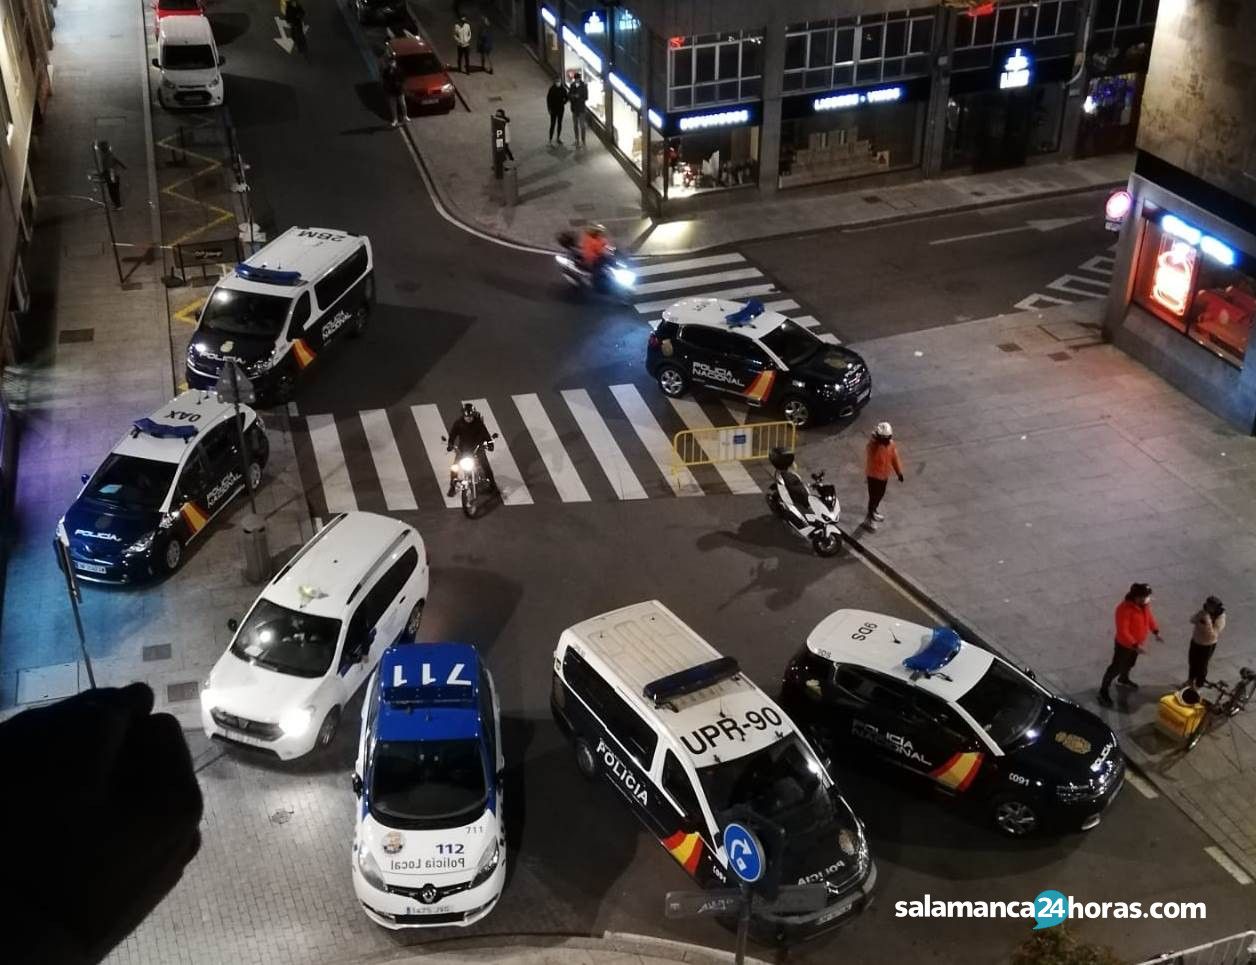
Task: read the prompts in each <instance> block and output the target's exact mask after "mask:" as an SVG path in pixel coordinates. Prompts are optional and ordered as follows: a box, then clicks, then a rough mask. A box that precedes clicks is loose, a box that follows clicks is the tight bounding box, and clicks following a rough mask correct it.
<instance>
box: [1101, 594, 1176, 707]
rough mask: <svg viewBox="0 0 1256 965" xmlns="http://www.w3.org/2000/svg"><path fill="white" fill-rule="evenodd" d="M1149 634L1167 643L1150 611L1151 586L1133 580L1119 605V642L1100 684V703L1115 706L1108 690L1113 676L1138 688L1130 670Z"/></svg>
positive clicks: (1125, 684)
mask: <svg viewBox="0 0 1256 965" xmlns="http://www.w3.org/2000/svg"><path fill="white" fill-rule="evenodd" d="M1148 633H1151V634H1154V635H1155V638H1156V639H1157V640H1160V641H1161V642H1162V643H1163V642H1164V641H1163V639H1162V638H1161V636H1160V627H1159V625H1158V624H1157V623H1156V617H1155V614H1153V613H1152V612H1151V587H1150V586H1148V585H1147V584H1146V583H1134V584H1133V585H1131V586H1130V591H1129V592H1128V593H1126V594H1125V599H1124V600H1122V601H1121V602H1120V603H1118V604H1117V608H1116V641H1115V645H1114V647H1113V650H1112V662H1111V663H1110V664H1108V669H1107V670H1105V671H1104V672H1103V683H1101V684H1100V685H1099V703H1101V704H1103V706H1105V707H1111V706H1112V695H1111V694H1110V693H1109V692H1108V687H1109V686H1111V684H1112V681H1113V679H1115V680H1116V682H1117V683H1118V684H1120V685H1121V686H1123V687H1130V688H1132V689H1134V690H1137V689H1138V684H1136V683H1134V681H1132V680H1130V671H1131V670H1133V669H1134V664H1135V663H1137V662H1138V655H1139V654H1140V653H1142V652H1143V644H1144V643H1146V642H1147V634H1148Z"/></svg>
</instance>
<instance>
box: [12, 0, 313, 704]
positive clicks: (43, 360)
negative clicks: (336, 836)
mask: <svg viewBox="0 0 1256 965" xmlns="http://www.w3.org/2000/svg"><path fill="white" fill-rule="evenodd" d="M146 11H148V7H147V5H135V4H117V3H109V2H107V0H61V3H60V4H59V6H58V8H57V21H58V24H57V40H58V43H57V46H56V49H55V50H54V51H53V54H52V60H53V63H54V67H55V70H56V77H57V84H56V91H57V93H56V96H55V98H54V99H53V101H52V102H51V104H50V107H49V111H48V118H47V120H46V121H45V124H44V127H43V130H42V132H41V134H40V150H39V153H38V155H37V157H36V158H35V160H34V163H33V174H34V178H35V182H36V183H37V184H38V185H39V186H40V193H41V199H40V207H39V222H38V225H37V227H36V230H35V235H34V238H35V240H34V248H35V251H34V253H33V255H32V257H31V259H30V260H29V262H28V264H29V267H30V273H31V276H32V288H33V289H34V290H35V292H36V293H37V296H36V299H35V301H36V306H37V308H38V309H39V310H40V311H41V312H42V316H43V319H44V324H45V326H46V329H47V332H48V335H47V344H46V345H44V346H43V347H42V351H40V352H39V353H38V354H37V355H36V356H35V357H34V358H33V359H31V360H30V361H28V362H26V363H25V364H23V365H22V366H15V367H11V368H10V369H9V370H8V371H7V372H6V390H7V392H8V393H9V398H10V402H11V404H12V406H13V409H14V411H15V412H16V413H17V415H18V417H19V418H20V420H21V422H22V426H23V432H22V439H21V446H20V452H19V460H18V468H17V481H16V492H15V496H14V506H13V513H12V519H13V524H12V528H11V529H12V531H11V532H10V533H9V534H8V538H9V541H10V547H9V553H10V557H9V563H8V571H7V577H6V581H5V590H4V609H3V614H2V622H0V716H5V715H8V714H11V713H13V712H15V711H17V710H20V709H22V707H24V706H28V705H30V704H31V703H35V702H38V701H40V700H43V699H51V698H55V697H61V696H65V695H67V694H70V693H74V692H76V691H78V690H82V689H85V688H86V687H87V686H88V681H87V676H86V673H85V671H84V669H83V666H82V664H81V663H80V662H79V661H78V640H77V636H76V633H75V629H74V622H73V617H72V613H71V610H70V605H69V602H68V600H67V599H66V594H65V587H64V582H63V579H62V576H61V574H60V572H59V571H58V569H57V566H56V562H55V558H54V556H53V553H52V548H51V540H52V537H53V530H54V527H55V525H56V521H57V518H58V517H59V516H60V515H61V514H62V513H63V512H64V511H65V510H66V508H67V507H68V506H69V505H70V503H71V501H72V500H73V499H74V496H75V494H76V493H77V492H78V489H79V486H80V483H79V476H80V473H83V472H88V471H91V470H92V469H94V468H95V467H96V466H97V465H98V464H99V463H100V460H101V459H102V457H103V456H104V455H105V453H106V452H108V450H109V449H110V448H111V447H112V446H113V444H114V443H115V442H116V441H117V439H118V438H119V437H120V436H121V435H122V433H123V431H124V430H125V428H126V427H127V426H128V425H129V424H130V423H131V421H132V420H134V419H136V418H138V417H139V416H141V415H144V414H146V413H148V412H149V411H151V410H152V409H154V408H156V407H157V406H158V405H160V404H161V403H162V402H164V401H165V400H167V399H169V398H171V396H172V395H174V393H175V391H176V386H177V383H178V382H180V381H181V380H182V370H181V365H180V362H181V359H182V356H183V351H184V349H185V348H186V340H187V336H188V333H190V331H191V326H190V324H189V323H188V321H187V319H188V318H189V316H190V314H194V308H192V307H190V305H189V303H190V302H194V301H195V299H196V295H197V292H196V291H195V290H189V289H173V290H171V292H170V293H169V295H170V298H169V301H168V298H167V294H168V293H167V290H166V287H165V285H164V284H163V282H162V280H161V279H162V276H163V274H165V273H166V271H167V270H168V269H167V265H166V263H165V259H164V258H163V255H162V249H161V248H159V247H154V246H155V245H157V244H159V243H160V242H161V241H162V238H160V237H154V235H155V234H162V235H164V236H165V238H167V239H170V240H175V239H182V240H199V239H200V238H202V237H221V236H222V235H223V233H224V231H225V232H226V234H227V237H230V236H231V235H232V234H233V233H234V232H235V230H236V226H235V220H236V218H235V215H234V214H233V213H232V210H231V209H232V208H233V201H232V196H231V195H230V193H229V192H228V191H227V182H226V180H225V179H224V178H223V177H222V175H221V171H219V170H218V169H217V168H215V169H213V170H212V171H206V170H205V169H206V167H207V164H208V161H206V160H205V158H197V157H192V162H193V163H192V164H191V165H182V166H172V165H171V164H170V162H171V160H172V156H171V155H170V154H169V152H161V155H160V157H159V158H158V160H157V165H156V167H155V168H154V169H147V163H146V162H147V161H148V159H149V158H150V156H151V154H150V144H149V139H148V136H147V134H146V128H147V121H148V117H147V114H148V111H149V102H148V97H149V93H148V88H147V86H146V73H145V71H146V68H145V64H146V63H147V58H146V49H145V48H146V40H147V38H148V37H151V34H152V31H151V29H146V28H145V27H144V24H143V19H142V18H143V16H144V14H145V12H146ZM148 13H149V15H151V11H148ZM153 110H154V115H155V116H154V121H155V123H156V125H157V128H158V129H157V132H156V138H157V139H158V140H159V141H160V140H163V139H164V138H163V128H165V129H166V131H167V132H168V131H169V130H173V129H174V128H177V126H178V125H179V124H184V125H190V126H194V125H196V124H199V123H201V121H200V120H197V118H203V117H204V116H208V115H181V116H180V119H179V120H177V121H172V120H171V117H170V116H169V115H165V114H162V113H160V109H159V108H157V107H155V106H154V108H153ZM171 125H173V127H171ZM97 137H105V138H107V139H108V140H110V142H111V143H112V145H113V148H114V152H115V154H116V155H117V156H118V157H119V158H121V159H122V160H123V161H124V163H126V164H127V170H126V171H125V172H123V202H124V205H125V208H124V210H123V211H121V212H118V213H117V214H115V216H114V217H115V228H116V231H117V236H118V239H119V241H120V242H123V243H125V244H126V245H127V246H128V247H124V248H122V249H121V250H122V253H123V269H124V271H127V272H129V275H128V290H126V291H123V290H120V288H119V284H118V279H117V276H116V274H115V269H114V262H113V256H112V253H111V252H110V250H109V245H108V236H107V234H106V231H105V224H104V217H103V212H102V211H101V209H100V207H99V205H97V204H93V203H92V201H91V199H90V198H87V197H86V195H87V194H88V188H89V185H88V184H87V181H86V174H87V172H88V170H90V166H91V142H92V140H93V139H94V138H97ZM189 143H191V144H192V145H196V144H199V143H200V141H198V140H197V138H196V137H195V136H194V137H193V138H192V139H191V141H190V142H189ZM193 151H195V147H193ZM146 169H147V170H146ZM158 206H159V209H160V212H161V215H162V223H161V224H160V225H155V224H154V219H153V217H152V216H153V215H154V214H155V213H156V211H157V210H158ZM204 232H208V234H204ZM180 308H182V309H185V311H184V315H183V319H184V320H182V321H180V320H173V321H172V314H173V313H175V312H177V310H178V309H180ZM268 428H269V429H270V436H271V462H270V466H269V468H268V471H267V478H266V480H265V482H264V483H263V486H262V489H261V491H260V492H259V493H258V511H259V512H261V513H263V514H264V515H266V516H267V517H268V521H269V526H268V528H269V531H270V538H271V548H272V550H276V551H280V552H282V551H285V550H287V549H289V548H295V547H297V546H299V545H300V544H301V543H302V542H303V541H304V540H305V539H306V538H308V536H309V535H310V534H309V519H308V516H306V514H305V510H304V500H303V499H301V498H300V482H299V479H298V477H297V474H296V463H295V459H294V457H293V454H292V447H291V442H290V440H289V438H288V436H287V434H286V432H285V431H284V422H283V420H282V418H278V419H270V420H268ZM246 512H248V502H247V500H237V501H236V503H235V504H233V505H232V506H231V507H230V508H229V509H228V510H227V511H226V512H224V514H223V516H222V517H220V518H219V519H218V520H216V521H215V522H214V524H213V526H212V527H211V529H210V530H209V531H208V535H207V537H206V538H205V539H204V541H203V543H202V544H201V545H199V546H197V545H196V544H193V547H192V548H191V550H190V552H189V555H188V559H187V560H186V562H185V564H184V568H183V570H182V571H181V572H180V573H179V574H177V575H176V576H175V577H174V578H173V579H171V580H168V581H166V582H164V583H161V584H159V585H158V586H156V587H152V588H145V589H138V590H112V589H108V588H99V587H94V586H91V585H89V584H83V588H84V592H83V604H82V615H83V623H84V626H85V630H86V636H87V641H88V650H89V653H90V654H91V657H92V661H93V666H94V669H95V673H96V678H97V682H98V684H100V685H102V686H108V685H114V684H119V683H125V682H129V681H133V680H142V681H145V682H147V683H148V684H150V685H151V686H152V687H153V690H154V692H155V693H156V695H157V707H158V709H160V710H168V711H171V712H173V713H175V714H176V716H178V717H179V718H180V720H181V721H182V722H183V723H184V725H185V726H189V727H192V726H199V700H198V699H197V694H198V689H199V682H200V681H201V680H203V679H204V677H205V675H206V673H207V672H208V670H209V668H210V666H212V664H213V662H214V661H215V660H216V659H217V658H218V656H219V655H220V654H221V653H222V651H223V650H224V649H225V647H226V644H227V641H228V633H227V630H226V625H225V624H226V620H227V618H228V617H229V616H238V615H239V614H240V613H241V612H242V610H243V608H244V607H245V606H247V605H248V603H250V602H251V601H252V599H253V597H254V596H255V595H256V592H257V587H255V586H251V585H249V584H248V583H246V582H245V580H244V578H243V573H242V554H241V552H240V536H239V533H238V532H236V528H237V523H236V521H237V519H238V518H239V516H241V515H243V514H244V513H246Z"/></svg>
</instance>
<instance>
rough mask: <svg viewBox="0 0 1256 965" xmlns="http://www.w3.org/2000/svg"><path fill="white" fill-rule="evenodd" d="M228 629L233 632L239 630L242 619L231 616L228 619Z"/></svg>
mask: <svg viewBox="0 0 1256 965" xmlns="http://www.w3.org/2000/svg"><path fill="white" fill-rule="evenodd" d="M227 629H228V630H230V631H231V632H232V633H235V632H236V631H237V630H239V629H240V621H239V620H237V619H236V618H235V617H229V618H228V619H227Z"/></svg>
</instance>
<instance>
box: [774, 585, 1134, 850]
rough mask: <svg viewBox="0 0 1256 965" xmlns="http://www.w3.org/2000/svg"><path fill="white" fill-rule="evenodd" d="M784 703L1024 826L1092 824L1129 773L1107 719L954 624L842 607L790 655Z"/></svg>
mask: <svg viewBox="0 0 1256 965" xmlns="http://www.w3.org/2000/svg"><path fill="white" fill-rule="evenodd" d="M781 704H782V706H784V707H785V709H786V710H787V711H788V712H789V713H790V715H791V716H792V717H793V718H794V719H795V720H796V721H798V724H799V726H800V727H802V728H803V729H804V730H806V731H807V732H808V733H809V734H811V735H813V737H814V738H815V739H816V740H817V741H818V742H819V743H820V744H821V746H827V747H830V748H831V749H832V750H833V751H834V752H837V751H839V750H840V751H842V752H853V753H860V752H863V753H866V754H869V755H871V756H872V757H874V758H876V759H877V760H879V761H883V762H886V763H889V764H893V765H895V766H897V767H900V768H904V769H905V770H907V771H908V772H910V773H912V774H916V775H919V776H920V777H921V778H923V779H924V780H925V781H927V782H929V783H930V784H932V785H933V786H935V787H937V788H939V789H941V790H942V791H943V792H945V793H947V794H949V795H954V796H956V797H959V798H964V799H968V800H975V801H979V802H981V806H983V807H984V808H986V809H987V810H988V813H989V817H990V819H991V820H992V821H993V822H994V824H995V826H996V827H998V828H999V830H1001V831H1003V832H1004V833H1006V834H1009V835H1012V836H1014V837H1020V836H1023V835H1026V834H1029V833H1031V832H1033V831H1035V830H1038V829H1040V828H1046V827H1056V828H1060V829H1072V830H1077V829H1081V830H1089V829H1090V828H1093V827H1094V826H1095V825H1097V824H1098V823H1099V821H1100V820H1101V818H1102V817H1103V812H1104V809H1105V808H1107V806H1108V805H1109V804H1111V803H1112V799H1113V798H1114V797H1116V794H1117V792H1118V791H1120V789H1121V785H1122V784H1123V783H1124V780H1125V758H1124V756H1123V755H1122V753H1121V748H1120V747H1119V746H1118V744H1117V740H1116V736H1115V735H1114V734H1113V733H1112V731H1111V730H1110V729H1109V728H1108V726H1107V725H1106V724H1104V722H1103V721H1102V720H1100V719H1099V718H1098V717H1096V716H1095V715H1094V714H1092V713H1090V712H1089V711H1087V710H1083V709H1082V708H1081V707H1078V706H1077V705H1076V704H1073V703H1071V702H1070V701H1068V700H1065V699H1064V698H1062V697H1059V696H1057V695H1056V694H1053V693H1052V692H1051V691H1049V690H1047V689H1046V688H1045V687H1043V686H1041V685H1040V684H1038V683H1037V682H1036V681H1035V680H1034V679H1033V678H1032V676H1030V675H1029V674H1028V672H1026V673H1022V672H1021V671H1019V670H1017V669H1016V668H1015V667H1013V666H1012V665H1011V664H1009V663H1007V662H1006V661H1005V660H1002V659H1000V658H999V657H997V656H995V655H994V654H992V653H990V652H989V651H988V650H983V649H981V648H980V647H975V646H972V645H971V644H968V643H965V642H964V641H962V640H960V638H959V636H958V635H957V634H956V633H955V631H954V630H951V629H948V628H945V627H943V628H938V629H933V630H930V629H927V628H925V627H922V626H919V625H917V624H914V623H908V622H907V621H905V620H899V619H897V618H895V617H890V616H885V615H883V614H879V613H870V612H868V611H865V610H838V611H837V612H836V613H832V614H830V615H829V616H828V617H826V618H825V619H824V620H823V621H822V622H821V623H820V624H819V626H817V627H816V628H815V629H814V630H813V631H812V632H811V635H810V636H809V637H808V638H807V643H806V646H804V647H803V649H802V650H801V651H800V652H799V653H798V655H797V656H796V657H794V659H793V661H792V662H791V663H790V664H789V667H788V668H787V669H786V671H785V681H784V689H783V692H782V696H781Z"/></svg>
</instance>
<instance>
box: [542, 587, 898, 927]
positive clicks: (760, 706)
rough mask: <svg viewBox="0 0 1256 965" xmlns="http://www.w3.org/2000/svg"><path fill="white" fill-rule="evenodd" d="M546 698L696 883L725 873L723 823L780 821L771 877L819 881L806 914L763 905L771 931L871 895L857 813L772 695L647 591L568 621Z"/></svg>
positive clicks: (835, 915) (586, 757) (581, 757)
mask: <svg viewBox="0 0 1256 965" xmlns="http://www.w3.org/2000/svg"><path fill="white" fill-rule="evenodd" d="M550 708H551V710H552V712H553V714H554V719H555V720H556V721H557V722H558V724H559V726H560V727H561V728H562V729H563V730H564V731H565V732H566V733H567V734H568V736H569V737H570V738H571V739H572V741H573V743H574V744H575V751H576V766H577V767H578V768H579V769H580V771H581V772H582V773H584V775H585V776H586V777H589V778H590V779H596V778H598V777H599V776H600V777H601V778H602V779H604V780H606V781H607V782H608V783H609V784H610V785H611V786H612V787H613V788H615V790H616V791H618V792H619V793H620V795H621V796H622V797H623V799H624V801H625V803H626V804H627V805H628V806H629V808H630V809H631V810H632V811H633V812H634V813H635V814H636V815H637V817H638V818H639V819H640V820H641V822H642V823H643V824H644V825H645V826H646V828H647V829H648V830H649V831H650V833H651V834H653V835H654V836H655V837H657V838H658V839H659V841H660V842H661V843H662V844H663V847H664V848H666V849H667V851H668V852H669V853H670V854H671V855H672V857H673V858H675V859H676V861H677V862H678V863H679V864H680V865H681V867H683V868H684V869H685V871H687V872H688V873H689V874H690V875H691V876H693V878H694V880H695V881H697V883H698V884H699V885H701V886H702V887H704V888H709V887H716V888H719V887H729V886H732V885H733V884H735V880H734V877H733V874H732V873H731V872H730V870H729V867H728V855H727V853H726V849H725V848H724V844H723V830H724V828H725V826H726V825H727V824H728V823H729V821H730V820H732V819H734V818H735V817H739V816H740V815H741V814H744V813H747V812H750V813H753V814H754V815H755V816H756V818H758V819H760V820H762V821H764V822H767V823H768V824H769V825H770V826H773V827H775V828H778V829H779V830H780V832H782V838H783V842H782V846H781V848H780V853H779V854H777V855H775V856H774V862H775V865H776V867H775V872H776V873H779V876H780V878H779V881H780V883H781V884H791V885H792V884H812V883H816V882H821V881H822V882H824V883H825V884H826V885H827V887H828V892H829V900H828V904H827V905H826V906H825V907H824V908H823V909H822V910H820V911H819V912H815V913H810V914H775V913H772V912H770V911H768V912H764V913H762V914H760V915H759V920H758V921H757V922H756V925H757V930H758V931H760V932H767V933H769V934H771V935H772V936H773V937H774V938H776V939H778V940H789V939H792V938H802V937H808V936H810V935H814V934H817V933H818V932H820V931H823V930H825V929H827V928H829V927H832V926H834V925H836V924H838V923H839V922H840V921H841V920H842V919H844V918H845V917H847V916H849V915H850V914H852V913H854V912H856V911H858V910H860V909H862V908H863V906H864V905H865V904H866V903H867V900H868V896H869V894H870V893H871V891H872V887H873V884H874V883H875V880H876V868H875V865H874V864H873V862H872V859H871V857H870V856H869V853H868V845H867V842H866V840H865V837H864V830H863V825H862V823H861V822H860V821H859V819H858V818H857V817H855V815H854V813H853V812H852V811H851V809H850V807H849V805H847V803H846V801H845V800H844V799H843V798H842V796H841V794H840V793H839V791H838V789H837V787H836V785H835V784H834V783H833V780H832V778H831V777H830V776H829V774H828V771H827V770H826V768H825V767H824V765H823V764H822V763H821V761H820V759H819V758H818V757H817V756H816V754H815V752H814V751H813V750H812V748H811V746H810V745H809V744H808V743H807V741H806V739H805V738H804V737H803V736H802V734H801V733H799V731H798V729H797V728H796V727H795V726H794V723H793V721H791V720H790V719H789V718H788V717H787V716H786V715H785V713H784V712H783V711H782V710H781V709H780V707H778V706H777V705H776V703H775V702H774V701H773V700H772V699H771V698H770V697H768V696H767V694H765V693H764V692H763V691H762V690H760V689H759V688H758V687H757V686H755V684H754V683H753V682H752V681H751V680H750V679H749V678H748V677H747V676H746V675H745V674H743V673H742V672H741V670H740V668H739V667H738V665H737V661H736V660H734V659H733V658H731V657H721V656H720V654H719V653H718V652H717V651H716V650H715V649H714V648H713V647H712V646H711V645H710V644H708V643H707V642H706V641H705V640H703V639H702V638H701V637H699V636H698V635H697V634H696V633H695V632H694V631H693V630H692V629H690V628H689V627H688V626H686V625H685V624H684V623H682V622H681V621H680V619H679V618H678V617H677V616H676V615H675V614H674V613H672V612H671V611H670V610H669V609H667V607H665V606H664V605H663V604H662V603H659V602H658V601H657V600H652V601H649V602H645V603H637V604H633V605H632V606H627V607H624V608H622V609H619V610H614V611H612V612H610V613H604V614H602V615H601V616H597V617H593V618H591V619H589V620H585V621H583V622H581V623H578V624H576V625H575V626H573V627H570V628H569V629H567V630H564V631H563V633H562V636H561V637H560V638H559V641H558V647H557V649H556V650H555V651H554V676H553V689H552V691H551V694H550Z"/></svg>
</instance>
